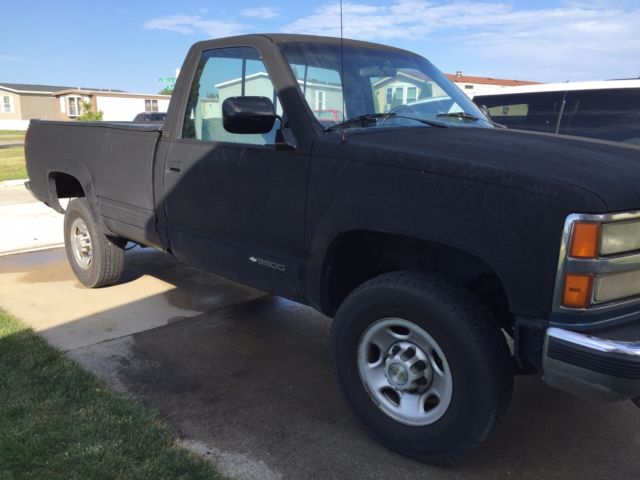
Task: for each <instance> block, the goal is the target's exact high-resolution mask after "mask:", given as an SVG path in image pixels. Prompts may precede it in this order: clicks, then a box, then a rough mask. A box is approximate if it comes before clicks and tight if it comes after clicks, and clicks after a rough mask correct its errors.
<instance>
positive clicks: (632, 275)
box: [593, 270, 640, 303]
mask: <svg viewBox="0 0 640 480" xmlns="http://www.w3.org/2000/svg"><path fill="white" fill-rule="evenodd" d="M638 293H640V270H632V271H630V272H621V273H610V274H606V275H599V276H597V277H596V279H595V282H594V285H593V301H594V303H603V302H610V301H612V300H618V299H620V298H626V297H631V296H634V295H638Z"/></svg>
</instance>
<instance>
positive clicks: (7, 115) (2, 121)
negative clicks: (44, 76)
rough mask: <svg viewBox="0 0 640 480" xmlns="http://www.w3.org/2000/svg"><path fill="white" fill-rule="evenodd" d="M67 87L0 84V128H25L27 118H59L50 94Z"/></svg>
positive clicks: (27, 121)
mask: <svg viewBox="0 0 640 480" xmlns="http://www.w3.org/2000/svg"><path fill="white" fill-rule="evenodd" d="M65 88H68V87H58V86H53V85H27V84H21V83H1V84H0V100H2V102H1V104H0V105H1V107H0V130H26V128H27V126H28V125H29V120H30V119H32V118H41V119H43V120H59V119H60V117H59V115H58V108H57V107H56V103H55V99H54V98H53V96H52V94H53V93H54V92H56V91H58V90H63V89H65Z"/></svg>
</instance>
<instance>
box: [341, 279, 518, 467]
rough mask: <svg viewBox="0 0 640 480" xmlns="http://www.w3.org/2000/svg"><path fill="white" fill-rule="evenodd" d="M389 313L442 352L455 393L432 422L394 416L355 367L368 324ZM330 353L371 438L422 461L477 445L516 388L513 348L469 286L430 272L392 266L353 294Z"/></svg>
mask: <svg viewBox="0 0 640 480" xmlns="http://www.w3.org/2000/svg"><path fill="white" fill-rule="evenodd" d="M390 317H391V318H401V319H405V320H408V321H410V322H413V323H415V324H416V325H417V326H418V327H420V328H421V329H422V330H424V331H426V332H427V333H428V335H430V336H431V337H432V338H433V339H434V340H435V341H436V342H437V344H438V345H439V347H440V348H441V350H442V351H443V353H444V355H445V356H446V359H447V362H448V366H449V367H450V373H451V377H452V382H453V383H452V385H453V387H452V393H451V396H450V401H449V404H448V407H446V410H445V411H444V413H443V414H442V416H441V417H439V418H438V419H437V420H435V421H434V422H433V423H431V424H428V425H419V426H415V425H408V424H405V423H402V422H400V421H398V420H396V419H394V418H392V417H391V416H390V415H388V414H387V413H386V412H385V411H383V408H382V407H379V406H378V405H377V404H376V403H375V402H374V400H373V395H370V394H369V392H368V390H367V388H366V387H365V385H364V383H363V380H362V377H361V375H360V373H359V367H358V360H357V359H358V345H359V342H360V341H361V339H362V338H363V335H364V333H365V332H366V331H367V329H368V328H369V326H371V325H372V324H374V323H375V322H376V321H378V320H380V319H386V318H390ZM331 357H332V362H333V366H334V371H335V374H336V376H337V378H338V383H339V385H340V387H341V390H342V393H343V395H344V396H345V398H346V399H347V401H348V403H349V405H350V406H351V408H352V410H353V411H354V412H355V414H356V416H358V417H359V418H360V419H361V420H362V422H363V423H364V425H365V426H366V427H367V429H368V430H369V432H370V433H371V434H372V435H373V437H374V438H376V439H377V440H378V441H380V442H381V443H383V444H384V445H386V446H387V447H389V448H391V449H393V450H395V451H397V452H399V453H402V454H403V455H406V456H408V457H411V458H414V459H416V460H419V461H423V462H426V463H436V464H441V463H449V462H451V461H452V460H453V459H455V457H457V456H459V455H461V454H463V453H466V452H469V451H471V450H473V449H474V448H475V447H477V446H478V445H479V444H480V443H481V442H482V441H483V440H484V439H485V438H486V437H487V436H488V435H489V433H490V432H491V431H492V430H493V428H494V427H495V425H496V422H497V421H498V419H499V417H500V416H501V415H502V414H503V413H504V412H505V411H506V410H507V406H508V404H509V402H510V400H511V394H512V391H513V364H512V360H511V358H510V357H511V354H510V351H509V348H508V345H507V343H506V340H505V338H504V336H503V334H502V331H501V330H500V327H499V326H498V324H497V323H496V322H495V321H494V319H493V317H492V316H491V314H490V313H489V312H488V311H487V309H486V308H485V307H484V305H483V304H481V303H480V302H479V301H478V300H477V299H476V297H474V296H473V295H472V294H471V293H470V292H469V291H467V290H466V289H465V288H463V287H460V286H458V285H456V284H454V283H452V282H451V281H449V280H447V279H445V278H443V277H441V276H439V275H435V274H431V273H424V272H407V271H401V272H392V273H388V274H384V275H381V276H379V277H376V278H374V279H372V280H370V281H368V282H366V283H364V284H363V285H361V286H360V287H359V288H357V289H356V290H355V291H354V292H353V293H351V294H350V295H349V296H348V297H347V299H346V300H345V301H344V302H343V304H342V305H341V306H340V308H339V310H338V312H337V314H336V317H335V320H334V323H333V327H332V332H331ZM381 358H388V356H387V357H381ZM387 378H388V377H387ZM385 388H386V387H385Z"/></svg>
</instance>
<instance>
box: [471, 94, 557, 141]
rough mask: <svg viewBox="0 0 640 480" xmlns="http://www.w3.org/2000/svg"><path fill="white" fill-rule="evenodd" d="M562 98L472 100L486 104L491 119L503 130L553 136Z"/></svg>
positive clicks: (525, 96)
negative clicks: (515, 129) (518, 130)
mask: <svg viewBox="0 0 640 480" xmlns="http://www.w3.org/2000/svg"><path fill="white" fill-rule="evenodd" d="M563 98H564V92H536V93H517V94H509V95H481V96H477V97H474V99H473V101H474V102H475V103H476V104H477V105H478V106H481V105H486V106H487V108H488V109H489V113H490V114H491V117H492V118H493V119H494V120H495V121H496V122H498V123H501V124H503V125H506V126H507V127H510V128H519V129H522V130H533V131H536V132H550V133H553V132H555V131H556V125H557V122H558V115H559V114H560V108H561V106H562V100H563Z"/></svg>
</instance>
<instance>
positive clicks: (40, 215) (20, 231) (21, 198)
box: [0, 180, 64, 256]
mask: <svg viewBox="0 0 640 480" xmlns="http://www.w3.org/2000/svg"><path fill="white" fill-rule="evenodd" d="M63 219H64V217H63V215H60V214H59V213H57V212H55V211H54V210H52V209H50V208H49V207H47V206H46V205H44V204H43V203H41V202H38V201H37V200H36V199H35V198H34V197H33V196H32V195H31V193H30V192H29V191H28V190H27V189H26V188H25V187H24V180H9V181H5V182H0V232H2V235H0V256H2V255H9V254H13V253H19V252H28V251H33V250H43V249H46V248H53V247H60V246H62V245H63V244H64V238H63V227H62V226H63Z"/></svg>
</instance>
